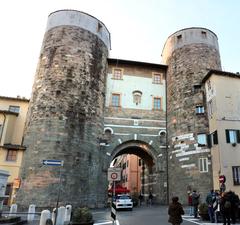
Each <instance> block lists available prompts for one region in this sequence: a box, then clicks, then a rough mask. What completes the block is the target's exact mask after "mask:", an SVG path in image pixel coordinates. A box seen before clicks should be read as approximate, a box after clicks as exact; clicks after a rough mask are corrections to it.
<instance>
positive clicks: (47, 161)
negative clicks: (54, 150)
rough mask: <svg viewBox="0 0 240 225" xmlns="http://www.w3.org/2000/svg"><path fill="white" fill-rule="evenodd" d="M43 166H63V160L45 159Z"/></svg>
mask: <svg viewBox="0 0 240 225" xmlns="http://www.w3.org/2000/svg"><path fill="white" fill-rule="evenodd" d="M42 164H43V165H45V166H63V160H55V159H45V160H43V161H42Z"/></svg>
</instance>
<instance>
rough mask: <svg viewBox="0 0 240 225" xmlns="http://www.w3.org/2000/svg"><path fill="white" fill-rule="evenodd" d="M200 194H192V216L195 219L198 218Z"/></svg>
mask: <svg viewBox="0 0 240 225" xmlns="http://www.w3.org/2000/svg"><path fill="white" fill-rule="evenodd" d="M199 198H200V194H199V193H197V191H196V190H193V192H192V205H193V214H194V217H195V218H198V205H199Z"/></svg>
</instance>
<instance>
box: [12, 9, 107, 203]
mask: <svg viewBox="0 0 240 225" xmlns="http://www.w3.org/2000/svg"><path fill="white" fill-rule="evenodd" d="M109 49H110V33H109V31H108V30H107V28H106V27H105V25H104V24H103V23H102V22H101V21H99V20H98V19H96V18H95V17H93V16H91V15H88V14H86V13H83V12H79V11H75V10H60V11H56V12H53V13H51V14H50V15H49V18H48V24H47V29H46V33H45V36H44V40H43V44H42V48H41V54H40V57H39V63H38V67H37V71H36V75H35V81H34V85H33V90H32V96H31V100H30V105H29V112H28V121H27V123H26V128H25V136H24V145H26V147H27V150H26V152H25V158H24V162H23V168H22V172H21V178H22V180H23V183H22V187H21V190H20V191H19V193H18V195H17V202H19V204H21V205H22V207H25V206H28V205H29V204H36V205H37V206H38V207H46V206H52V207H55V205H56V202H57V195H58V191H59V181H60V168H59V167H53V166H42V165H41V163H42V160H45V159H58V160H64V166H63V167H62V168H61V187H60V199H59V202H60V204H61V203H62V204H66V203H71V204H73V205H77V206H81V205H85V206H89V207H102V206H103V204H104V203H105V200H106V196H107V177H106V176H107V174H106V170H103V156H102V155H101V154H100V151H99V141H98V139H99V137H100V135H101V134H102V132H103V129H104V128H103V107H104V100H105V79H106V73H107V57H108V53H109ZM99 190H102V191H101V192H99ZM104 190H106V191H104Z"/></svg>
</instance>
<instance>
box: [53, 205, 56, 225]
mask: <svg viewBox="0 0 240 225" xmlns="http://www.w3.org/2000/svg"><path fill="white" fill-rule="evenodd" d="M55 219H56V208H54V209H53V211H52V222H53V224H54V225H55Z"/></svg>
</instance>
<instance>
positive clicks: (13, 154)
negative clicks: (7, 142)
mask: <svg viewBox="0 0 240 225" xmlns="http://www.w3.org/2000/svg"><path fill="white" fill-rule="evenodd" d="M6 161H11V162H15V161H17V151H16V150H10V149H9V150H8V151H7V157H6Z"/></svg>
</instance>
